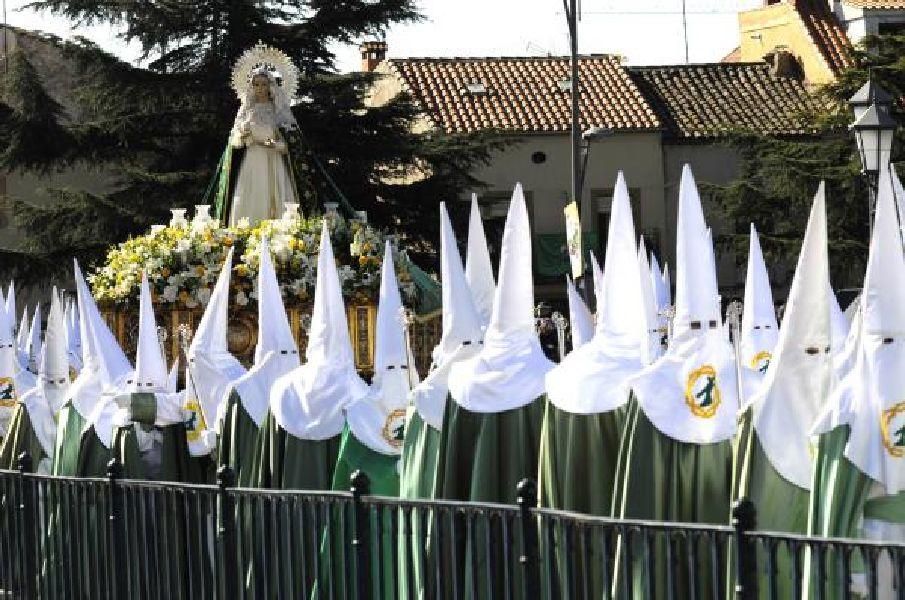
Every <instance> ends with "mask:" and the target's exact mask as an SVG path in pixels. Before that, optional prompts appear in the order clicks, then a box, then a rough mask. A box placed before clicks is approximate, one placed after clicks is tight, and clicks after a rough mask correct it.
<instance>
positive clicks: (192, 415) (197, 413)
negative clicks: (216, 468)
mask: <svg viewBox="0 0 905 600" xmlns="http://www.w3.org/2000/svg"><path fill="white" fill-rule="evenodd" d="M182 410H184V411H185V412H187V413H189V414H188V418H187V419H186V420H185V421H183V422H182V425H183V426H184V427H185V439H186V440H187V441H188V442H189V443H193V442H197V441H198V440H200V439H201V433H202V432H203V431H204V430H205V429H207V423H205V422H204V415H202V414H201V404H200V403H199V402H198V401H197V400H194V399H193V400H187V401H186V403H185V405H184V406H183V407H182Z"/></svg>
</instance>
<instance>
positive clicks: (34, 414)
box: [21, 288, 70, 459]
mask: <svg viewBox="0 0 905 600" xmlns="http://www.w3.org/2000/svg"><path fill="white" fill-rule="evenodd" d="M41 355H42V356H41V361H40V371H39V374H38V380H37V385H36V386H35V387H34V388H33V389H32V390H30V391H29V392H28V393H26V394H25V395H24V396H22V398H21V401H22V404H23V405H24V406H25V409H26V410H27V411H28V418H29V420H30V421H31V426H32V430H33V431H34V433H35V437H37V438H38V443H40V444H41V449H42V450H43V451H44V453H45V454H46V455H47V456H48V457H50V458H51V459H52V458H53V453H54V445H55V442H56V426H57V422H56V419H55V415H56V414H57V413H58V412H59V410H60V408H62V406H63V403H64V402H65V400H66V395H67V393H68V391H69V385H70V382H69V357H68V356H67V351H66V323H65V318H64V315H63V306H62V303H61V302H60V296H59V294H57V290H56V288H54V289H53V294H52V296H51V300H50V311H49V312H48V313H47V329H46V331H45V333H44V344H43V346H42V351H41Z"/></svg>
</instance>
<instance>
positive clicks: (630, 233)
mask: <svg viewBox="0 0 905 600" xmlns="http://www.w3.org/2000/svg"><path fill="white" fill-rule="evenodd" d="M640 267H641V263H639V261H638V252H637V249H636V247H635V227H634V224H633V223H632V212H631V206H630V204H629V195H628V188H627V187H626V185H625V180H624V178H623V177H622V173H619V176H618V178H617V180H616V191H615V193H614V194H613V201H612V208H611V212H610V223H609V232H608V236H607V248H606V255H605V258H604V270H603V281H602V288H601V289H600V290H598V292H597V305H598V307H599V309H598V314H597V324H596V329H595V332H594V337H593V338H592V339H591V340H590V341H589V342H588V343H587V344H585V345H583V346H581V347H580V348H578V349H577V350H573V351H572V353H571V354H569V355H568V356H566V358H565V359H564V360H563V361H562V362H561V363H560V364H559V365H557V366H556V367H555V368H554V369H553V370H552V371H550V372H549V373H548V374H547V378H546V390H547V398H548V399H549V403H547V407H546V414H545V417H544V427H543V432H542V437H541V443H540V505H541V506H543V507H546V508H554V509H559V510H568V511H574V512H580V513H585V514H592V515H599V516H604V517H608V516H611V514H612V505H613V490H614V489H615V487H616V470H617V462H618V456H619V442H620V435H621V432H622V429H623V425H624V419H625V412H626V408H625V407H626V403H627V402H628V401H629V388H628V385H627V381H628V379H629V377H631V376H632V375H635V374H637V373H639V372H640V371H641V369H643V368H644V367H645V366H646V365H647V364H649V363H650V361H651V356H650V349H649V347H648V340H647V335H646V332H647V330H648V329H649V328H650V327H652V326H654V327H655V324H650V325H649V324H648V323H647V315H646V314H645V306H646V304H645V294H644V289H643V288H644V286H648V287H649V286H650V281H649V278H650V274H649V272H648V271H644V272H642V270H641V268H640ZM563 533H564V532H562V531H558V532H557V540H556V543H557V547H558V548H560V550H559V551H558V552H557V577H556V579H555V580H554V581H551V582H548V584H549V585H550V586H552V587H551V590H550V591H551V593H552V594H553V595H554V596H562V597H570V596H573V595H576V594H579V593H580V591H579V590H580V587H576V586H577V585H578V583H579V582H581V581H583V579H584V577H587V578H588V579H589V580H590V581H589V582H588V585H589V586H590V588H591V595H592V596H599V595H601V594H605V592H606V590H605V589H603V588H602V586H603V585H604V584H603V582H602V579H601V578H600V577H599V568H598V565H601V564H604V563H605V561H606V560H611V557H606V556H603V555H602V549H601V547H600V542H601V541H602V540H599V539H595V540H593V541H591V542H590V544H589V552H588V553H585V552H583V551H582V549H580V548H567V547H565V543H566V542H565V538H564V537H563ZM610 547H612V545H611V546H610ZM586 561H587V562H586ZM570 575H571V576H570Z"/></svg>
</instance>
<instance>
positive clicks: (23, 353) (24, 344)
mask: <svg viewBox="0 0 905 600" xmlns="http://www.w3.org/2000/svg"><path fill="white" fill-rule="evenodd" d="M29 333H30V327H29V322H28V307H27V306H23V307H22V320H21V321H19V327H18V328H17V329H16V348H17V356H18V357H19V362H20V363H21V364H22V368H23V369H27V368H28V340H29Z"/></svg>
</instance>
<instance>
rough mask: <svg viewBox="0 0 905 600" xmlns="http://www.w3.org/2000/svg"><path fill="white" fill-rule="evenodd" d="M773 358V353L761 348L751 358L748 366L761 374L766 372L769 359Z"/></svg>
mask: <svg viewBox="0 0 905 600" xmlns="http://www.w3.org/2000/svg"><path fill="white" fill-rule="evenodd" d="M772 358H773V355H772V354H770V353H769V352H767V351H766V350H761V351H760V352H758V353H757V354H755V355H754V358H752V359H751V362H750V363H748V367H749V368H751V369H753V370H755V371H760V372H761V374H763V373H766V372H767V367H769V366H770V360H771V359H772Z"/></svg>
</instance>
